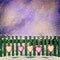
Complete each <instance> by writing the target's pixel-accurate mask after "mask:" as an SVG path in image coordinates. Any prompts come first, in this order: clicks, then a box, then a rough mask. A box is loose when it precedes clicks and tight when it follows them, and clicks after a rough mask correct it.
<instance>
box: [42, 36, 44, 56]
mask: <svg viewBox="0 0 60 60" xmlns="http://www.w3.org/2000/svg"><path fill="white" fill-rule="evenodd" d="M42 55H44V36H42Z"/></svg>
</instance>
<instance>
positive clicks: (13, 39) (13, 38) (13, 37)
mask: <svg viewBox="0 0 60 60" xmlns="http://www.w3.org/2000/svg"><path fill="white" fill-rule="evenodd" d="M12 56H14V36H12Z"/></svg>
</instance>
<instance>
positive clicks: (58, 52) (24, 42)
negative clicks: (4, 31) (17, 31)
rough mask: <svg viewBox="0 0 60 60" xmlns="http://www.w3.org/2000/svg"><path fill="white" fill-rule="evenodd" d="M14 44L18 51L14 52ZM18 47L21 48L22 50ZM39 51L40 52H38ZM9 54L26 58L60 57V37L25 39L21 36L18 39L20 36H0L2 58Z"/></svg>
mask: <svg viewBox="0 0 60 60" xmlns="http://www.w3.org/2000/svg"><path fill="white" fill-rule="evenodd" d="M14 44H15V45H16V47H15V48H16V51H14ZM18 46H20V47H19V49H20V50H19V49H18ZM44 46H46V48H44ZM48 46H49V47H48ZM27 47H28V48H27ZM9 49H10V50H9ZM37 49H40V50H38V51H37ZM51 49H52V50H51ZM15 52H16V53H15ZM45 52H46V53H45ZM7 54H8V56H15V55H16V56H18V55H20V56H23V54H24V55H25V56H28V55H29V56H36V55H37V56H40V55H42V56H44V55H45V56H58V57H60V36H53V37H52V36H42V37H40V36H33V37H32V36H25V37H24V38H22V36H20V37H19V38H18V36H12V37H11V36H2V35H0V57H2V56H6V55H7Z"/></svg>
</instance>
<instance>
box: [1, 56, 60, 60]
mask: <svg viewBox="0 0 60 60" xmlns="http://www.w3.org/2000/svg"><path fill="white" fill-rule="evenodd" d="M2 59H3V60H28V59H29V60H53V59H54V60H60V57H55V56H48V57H47V56H35V57H26V56H14V57H12V56H9V57H8V56H6V57H0V60H2Z"/></svg>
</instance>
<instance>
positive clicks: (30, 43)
mask: <svg viewBox="0 0 60 60" xmlns="http://www.w3.org/2000/svg"><path fill="white" fill-rule="evenodd" d="M29 45H30V46H31V45H32V38H31V36H29ZM31 55H32V52H29V56H31Z"/></svg>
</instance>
